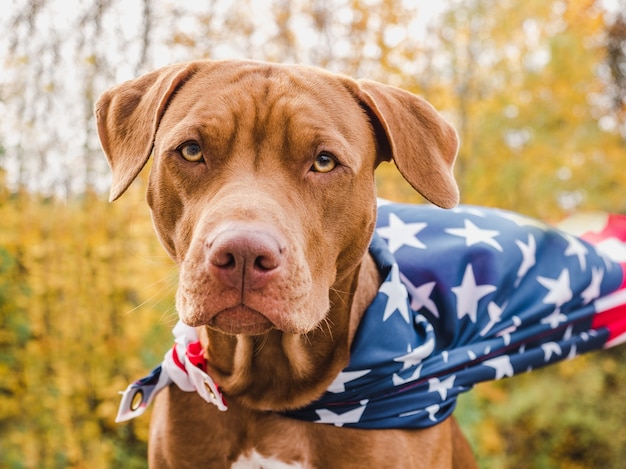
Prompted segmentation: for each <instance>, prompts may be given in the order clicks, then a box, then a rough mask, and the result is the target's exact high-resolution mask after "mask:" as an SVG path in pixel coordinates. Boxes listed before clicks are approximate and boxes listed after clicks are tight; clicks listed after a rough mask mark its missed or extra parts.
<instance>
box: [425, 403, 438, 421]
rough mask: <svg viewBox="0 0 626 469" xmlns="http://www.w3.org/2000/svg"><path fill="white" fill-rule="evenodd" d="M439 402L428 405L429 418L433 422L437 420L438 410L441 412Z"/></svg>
mask: <svg viewBox="0 0 626 469" xmlns="http://www.w3.org/2000/svg"><path fill="white" fill-rule="evenodd" d="M439 409H440V407H439V404H433V405H429V406H428V407H426V412H428V418H429V419H430V420H432V421H433V422H436V421H437V412H439Z"/></svg>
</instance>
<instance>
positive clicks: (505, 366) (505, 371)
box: [483, 355, 514, 379]
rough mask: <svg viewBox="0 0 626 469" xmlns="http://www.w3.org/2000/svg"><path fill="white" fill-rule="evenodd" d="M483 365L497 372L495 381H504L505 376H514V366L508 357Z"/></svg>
mask: <svg viewBox="0 0 626 469" xmlns="http://www.w3.org/2000/svg"><path fill="white" fill-rule="evenodd" d="M483 365H485V366H488V367H491V368H493V369H494V370H496V376H495V378H494V379H502V378H504V377H505V376H508V377H511V376H513V374H514V372H513V365H512V364H511V359H510V358H509V356H508V355H503V356H501V357H496V358H492V359H490V360H485V361H484V362H483Z"/></svg>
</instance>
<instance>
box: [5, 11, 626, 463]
mask: <svg viewBox="0 0 626 469" xmlns="http://www.w3.org/2000/svg"><path fill="white" fill-rule="evenodd" d="M620 1H621V2H622V3H620V5H622V7H621V10H620V9H618V10H616V11H613V12H606V11H604V10H603V9H602V8H601V3H600V2H594V1H591V0H572V1H567V2H566V1H558V0H550V1H542V0H528V1H524V2H522V1H520V0H504V1H495V0H463V1H461V0H449V1H446V2H427V1H426V0H424V2H405V1H403V2H398V1H393V0H312V1H309V2H306V1H304V0H270V1H268V2H257V1H253V0H242V1H238V2H232V1H229V0H207V1H205V2H201V3H198V2H182V3H181V2H150V0H128V1H127V0H124V1H122V0H86V1H76V2H74V3H68V2H67V1H66V0H11V1H10V5H7V6H5V9H4V11H5V12H6V14H4V15H0V31H2V34H0V57H2V60H3V73H2V74H1V75H0V111H1V112H2V115H3V119H1V120H0V141H2V142H3V144H4V147H3V148H5V149H6V151H5V154H4V156H3V157H2V158H1V159H0V220H1V222H0V466H3V467H4V466H8V467H111V466H115V465H119V466H123V467H133V466H137V467H142V466H143V460H144V457H145V442H146V438H147V433H146V432H147V430H146V429H147V423H148V419H141V420H138V421H137V422H133V423H131V424H128V425H124V426H118V425H115V424H114V423H113V417H114V413H115V405H116V404H117V402H116V401H115V396H116V392H117V391H118V390H120V389H122V388H124V387H125V385H126V384H127V382H128V381H129V380H130V379H133V378H135V377H137V376H140V375H141V374H142V373H144V372H145V371H146V370H147V369H149V368H150V367H152V366H153V365H154V364H155V363H157V362H158V361H159V360H160V356H161V354H162V353H163V352H164V351H165V348H167V346H168V344H169V340H170V335H169V330H168V329H169V328H170V327H171V326H172V325H173V322H174V321H175V318H176V313H175V311H174V310H173V306H172V300H171V299H172V296H173V284H174V283H175V277H176V273H175V270H174V268H173V266H172V263H171V262H170V261H169V260H168V259H167V258H166V257H165V255H164V254H163V252H162V250H161V248H160V246H159V245H158V242H157V241H156V240H155V238H154V236H153V234H152V229H151V224H150V221H149V217H148V215H147V211H146V209H145V207H144V206H143V204H142V203H141V202H140V201H141V199H142V197H143V196H142V192H143V187H142V183H143V180H140V181H139V183H138V184H137V185H135V186H134V187H133V188H131V191H130V193H129V194H128V196H126V197H125V200H124V201H123V202H121V203H119V204H115V205H112V206H109V205H107V204H106V203H105V202H104V201H103V200H102V198H101V197H100V194H102V193H104V192H105V191H106V189H107V188H108V180H109V177H108V169H107V167H106V163H105V159H104V158H103V156H102V154H101V151H100V148H99V144H98V141H97V137H96V132H95V126H94V122H93V116H92V107H93V103H94V102H95V100H96V99H97V96H98V94H99V92H101V91H102V90H104V89H105V88H106V87H108V86H110V85H112V84H114V83H117V82H120V81H122V80H124V79H129V78H132V77H134V76H136V75H138V74H140V73H143V72H145V71H147V70H149V69H152V68H155V67H157V66H161V65H165V64H167V63H170V62H174V61H179V60H189V59H192V58H225V57H247V58H252V59H259V60H272V61H280V62H301V63H308V64H313V65H321V66H324V67H326V68H329V69H331V70H334V71H338V72H343V73H347V74H350V75H355V76H360V77H369V78H374V79H379V80H381V81H384V82H387V83H390V84H394V85H397V86H401V87H405V88H407V89H409V90H412V91H414V92H416V93H420V94H423V95H424V96H425V97H426V98H427V99H428V100H429V101H431V102H432V103H433V104H434V105H435V106H436V107H437V108H438V109H440V110H441V111H442V112H443V113H444V115H445V116H446V117H448V118H449V119H451V120H452V121H453V122H454V123H455V124H456V126H457V128H458V130H459V133H460V136H461V141H462V146H461V150H460V156H459V164H458V171H457V172H458V176H459V180H460V183H461V186H462V191H463V194H462V195H463V200H464V201H465V202H471V203H478V204H482V205H496V206H500V207H505V208H511V209H515V210H519V211H522V212H526V213H528V214H531V215H538V216H540V217H543V218H548V219H554V218H559V217H560V216H562V214H563V213H565V212H567V211H570V210H574V209H580V208H595V209H602V208H604V209H607V210H610V211H621V212H624V211H626V200H625V199H624V197H623V187H624V185H625V183H626V181H625V180H624V179H625V178H626V174H624V172H623V171H621V170H620V168H621V163H622V162H623V158H624V145H625V132H626V130H625V129H626V123H625V122H626V117H625V113H626V111H625V106H624V96H625V92H624V89H625V87H626V84H625V82H624V63H625V58H624V57H625V55H626V54H625V46H624V43H625V41H626V39H625V37H624V22H625V19H624V13H623V12H624V11H626V6H625V5H624V4H623V0H620ZM68 5H69V7H68ZM433 8H435V9H436V10H437V11H438V12H439V14H431V15H425V14H424V13H425V12H426V11H429V10H431V9H433ZM425 17H426V18H429V20H425V19H424V18H425ZM620 131H621V135H620ZM377 179H378V182H379V186H380V194H381V195H382V196H385V197H389V198H394V199H398V200H407V201H408V200H413V201H415V200H420V199H419V197H418V196H417V195H416V194H415V192H414V191H413V190H412V189H411V188H409V187H408V185H407V184H406V183H405V182H403V181H402V179H401V177H400V176H399V175H398V174H397V171H395V170H394V168H393V165H388V164H385V165H383V167H382V168H381V171H380V172H379V174H378V176H377ZM58 196H61V197H60V198H59V197H58ZM63 199H65V202H61V200H63ZM620 361H621V362H623V353H622V352H620V351H616V352H610V353H609V354H607V355H606V356H604V355H602V356H601V358H598V359H595V358H589V359H587V358H585V359H582V360H580V361H574V362H572V363H571V364H569V363H568V364H566V365H564V366H563V367H559V368H558V369H556V371H555V370H554V369H550V370H546V371H544V372H540V373H539V374H537V375H536V377H535V374H534V373H533V375H532V376H529V377H523V378H515V379H514V380H510V381H508V382H497V383H489V384H486V385H483V386H480V387H479V388H478V389H477V390H475V392H473V393H470V394H469V395H468V396H467V397H466V398H465V399H466V401H465V402H467V403H468V404H469V405H463V403H462V405H461V406H460V409H459V415H460V417H461V418H462V420H463V421H464V422H466V427H468V428H469V429H470V430H471V432H472V435H473V441H474V447H475V448H476V450H477V452H478V454H479V457H480V458H481V462H482V463H483V466H484V467H525V466H524V465H526V466H528V465H531V464H532V465H533V467H584V466H585V464H586V465H587V467H590V466H595V467H598V466H601V467H621V466H622V465H623V460H624V456H625V455H624V450H623V449H622V448H624V447H626V445H625V444H624V443H625V442H624V441H623V440H622V439H620V438H619V437H615V438H613V437H611V438H607V437H606V434H607V433H610V434H611V435H613V434H615V435H618V434H619V431H618V430H619V429H621V428H622V427H623V417H624V412H625V410H624V409H626V408H625V407H624V406H623V404H621V403H620V401H619V396H620V394H619V392H618V390H619V383H623V382H624V381H625V380H626V376H625V372H622V371H621V370H620V368H621V367H619V366H617V363H619V362H620ZM555 377H556V378H555ZM558 382H561V383H563V384H558ZM570 383H571V385H570ZM570 387H571V388H572V389H568V388H570ZM574 389H575V390H574ZM548 395H550V396H551V397H553V396H556V397H555V398H554V399H546V398H545V396H548ZM579 397H580V398H581V402H584V404H585V405H584V406H582V405H581V406H576V405H572V402H576V399H578V398H579ZM585 408H588V409H589V411H588V412H585V410H584V409H585ZM600 418H602V419H603V420H602V421H600V420H599V419H600ZM528 448H532V454H533V455H534V456H533V461H532V462H529V459H528ZM594 448H595V449H594Z"/></svg>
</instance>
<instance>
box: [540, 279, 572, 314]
mask: <svg viewBox="0 0 626 469" xmlns="http://www.w3.org/2000/svg"><path fill="white" fill-rule="evenodd" d="M537 281H538V282H539V283H540V284H541V285H543V286H544V287H545V288H547V289H548V294H547V295H546V296H545V298H544V299H543V302H544V303H545V304H553V305H555V306H556V307H557V308H560V307H561V306H563V305H564V304H565V303H567V302H568V301H570V300H571V299H572V297H573V294H572V290H571V289H570V279H569V270H567V269H563V270H562V271H561V273H560V274H559V277H558V278H556V279H552V278H547V277H541V276H538V277H537Z"/></svg>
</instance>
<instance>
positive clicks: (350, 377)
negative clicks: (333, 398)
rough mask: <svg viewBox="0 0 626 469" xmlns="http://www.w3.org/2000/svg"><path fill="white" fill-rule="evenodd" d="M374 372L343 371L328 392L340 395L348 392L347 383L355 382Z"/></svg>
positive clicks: (331, 384)
mask: <svg viewBox="0 0 626 469" xmlns="http://www.w3.org/2000/svg"><path fill="white" fill-rule="evenodd" d="M370 371H372V370H358V371H342V372H341V373H339V374H338V375H337V377H336V378H335V380H334V381H333V382H332V383H330V386H328V389H327V390H328V391H330V392H332V393H340V392H345V391H346V383H349V382H350V381H354V380H355V379H358V378H360V377H361V376H365V375H366V374H368V373H369V372H370Z"/></svg>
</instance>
